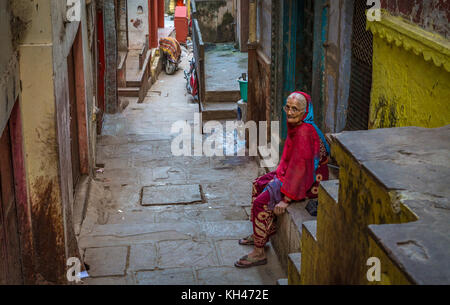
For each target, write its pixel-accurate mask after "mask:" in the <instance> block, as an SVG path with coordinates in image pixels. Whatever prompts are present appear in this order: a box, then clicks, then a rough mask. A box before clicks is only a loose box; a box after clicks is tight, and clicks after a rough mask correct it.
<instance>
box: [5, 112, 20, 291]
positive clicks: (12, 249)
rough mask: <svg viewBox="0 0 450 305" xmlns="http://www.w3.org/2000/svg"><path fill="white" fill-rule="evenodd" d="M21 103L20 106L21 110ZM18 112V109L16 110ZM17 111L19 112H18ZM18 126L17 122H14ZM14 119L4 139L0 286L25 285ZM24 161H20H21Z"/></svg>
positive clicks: (6, 129) (8, 126)
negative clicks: (16, 175)
mask: <svg viewBox="0 0 450 305" xmlns="http://www.w3.org/2000/svg"><path fill="white" fill-rule="evenodd" d="M17 105H18V103H16V107H15V108H18V107H17ZM13 111H14V110H13ZM16 111H17V110H16ZM14 123H15V124H17V122H14ZM12 124H13V122H11V119H10V120H9V122H8V124H6V127H5V129H4V130H3V133H2V135H1V137H0V284H1V285H5V284H9V285H11V284H12V285H20V284H23V271H22V260H21V247H20V236H19V222H18V216H17V205H16V204H17V203H16V187H15V179H14V177H15V176H14V174H15V173H14V168H15V166H14V158H13V157H16V158H17V157H18V156H13V153H12V152H13V151H14V148H13V143H14V142H13V137H12V134H13V133H14V132H13V131H12V130H11V128H14V126H13V125H12ZM19 159H20V158H19Z"/></svg>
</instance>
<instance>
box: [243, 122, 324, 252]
mask: <svg viewBox="0 0 450 305" xmlns="http://www.w3.org/2000/svg"><path fill="white" fill-rule="evenodd" d="M315 160H320V161H319V162H318V165H317V166H318V168H317V169H315ZM327 164H328V153H327V150H326V149H325V145H324V143H323V142H322V141H321V139H320V137H319V136H318V134H317V132H316V130H315V128H314V127H313V126H312V125H311V124H308V123H302V124H301V125H297V126H288V137H287V139H286V142H285V144H284V150H283V155H282V157H281V161H280V163H279V165H278V167H277V170H276V171H274V172H271V173H268V174H266V175H264V176H262V177H259V178H257V179H256V180H255V181H254V182H253V192H252V213H251V221H252V223H253V239H254V242H255V246H256V247H258V248H262V247H264V245H265V244H266V243H267V242H268V240H269V238H270V236H271V235H273V234H274V233H275V232H276V226H275V222H274V216H275V215H274V213H273V211H272V210H270V209H269V207H268V203H269V201H270V195H269V192H268V191H265V190H264V189H265V187H266V186H267V185H268V184H269V183H270V182H271V181H272V180H273V179H274V178H275V177H276V178H277V179H279V180H280V181H281V182H282V186H281V189H280V191H281V193H282V194H283V195H285V196H287V197H289V198H290V199H292V200H294V201H300V200H303V199H307V198H317V194H318V187H319V183H320V181H324V180H328V166H327Z"/></svg>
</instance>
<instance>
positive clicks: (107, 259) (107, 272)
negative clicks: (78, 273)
mask: <svg viewBox="0 0 450 305" xmlns="http://www.w3.org/2000/svg"><path fill="white" fill-rule="evenodd" d="M127 255H128V247H104V248H88V249H86V252H85V255H84V262H85V263H87V264H88V265H89V266H90V270H89V271H88V273H89V275H90V276H95V277H105V276H112V275H125V268H126V265H127Z"/></svg>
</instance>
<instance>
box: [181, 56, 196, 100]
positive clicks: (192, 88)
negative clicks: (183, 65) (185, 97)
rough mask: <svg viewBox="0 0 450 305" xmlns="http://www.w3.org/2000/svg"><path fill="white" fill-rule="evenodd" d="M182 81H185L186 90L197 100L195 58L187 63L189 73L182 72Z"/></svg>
mask: <svg viewBox="0 0 450 305" xmlns="http://www.w3.org/2000/svg"><path fill="white" fill-rule="evenodd" d="M184 79H185V80H186V90H187V92H188V93H189V94H190V95H192V96H193V97H194V99H195V100H198V81H197V74H196V70H195V57H193V58H192V59H191V60H190V61H189V71H186V70H185V71H184Z"/></svg>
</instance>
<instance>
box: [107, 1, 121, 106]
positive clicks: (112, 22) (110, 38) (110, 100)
mask: <svg viewBox="0 0 450 305" xmlns="http://www.w3.org/2000/svg"><path fill="white" fill-rule="evenodd" d="M103 26H104V31H105V64H106V67H105V79H106V81H105V112H106V113H115V112H116V111H117V109H118V96H117V65H118V51H117V24H116V6H115V1H114V0H104V1H103Z"/></svg>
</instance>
